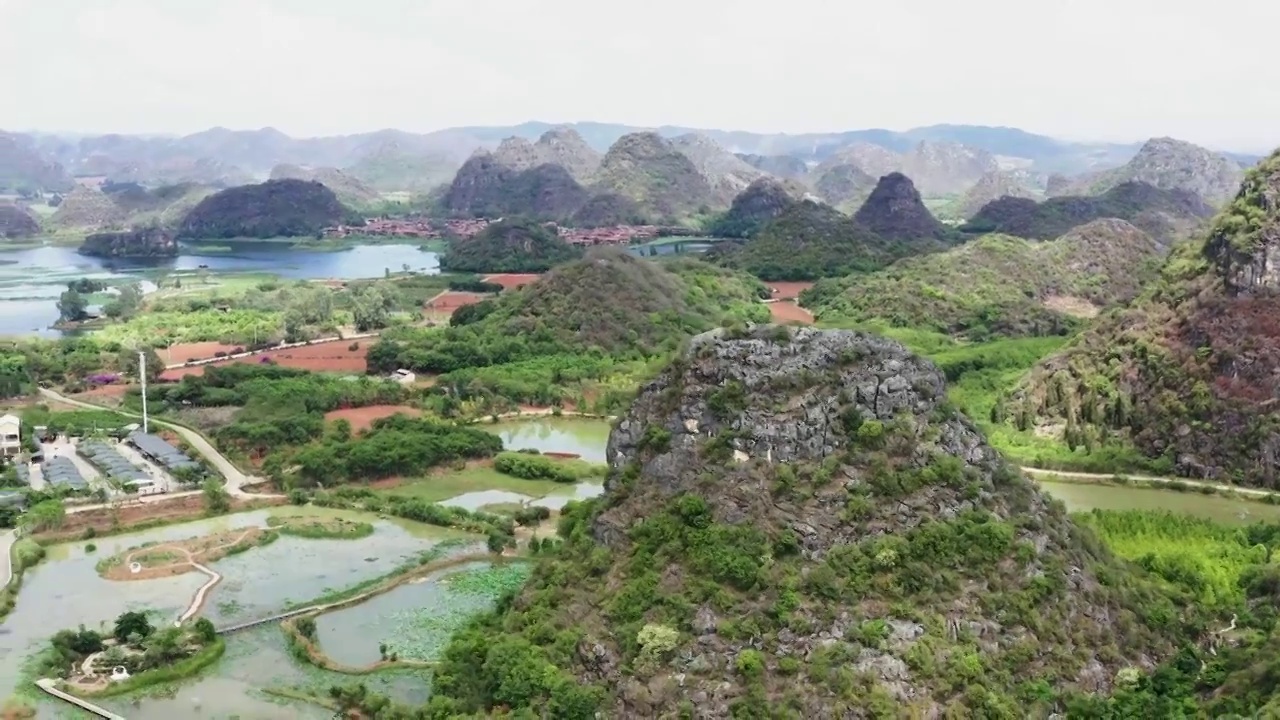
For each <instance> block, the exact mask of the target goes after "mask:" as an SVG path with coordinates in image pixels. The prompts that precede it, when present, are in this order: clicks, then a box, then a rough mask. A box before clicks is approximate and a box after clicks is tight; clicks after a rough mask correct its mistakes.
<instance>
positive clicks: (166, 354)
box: [156, 341, 243, 365]
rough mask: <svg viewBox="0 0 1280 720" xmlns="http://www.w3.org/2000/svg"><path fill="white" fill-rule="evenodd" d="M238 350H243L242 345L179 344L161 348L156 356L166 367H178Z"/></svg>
mask: <svg viewBox="0 0 1280 720" xmlns="http://www.w3.org/2000/svg"><path fill="white" fill-rule="evenodd" d="M236 348H243V346H241V345H228V344H227V343H220V342H217V341H210V342H192V343H178V344H176V345H170V346H169V347H167V348H159V349H157V350H156V354H157V355H159V356H160V359H161V360H163V361H164V362H165V364H166V365H176V364H178V363H184V362H190V361H191V360H203V359H204V358H211V357H213V356H214V355H216V354H217V353H220V352H221V353H228V354H230V353H231V352H232V351H233V350H235V349H236Z"/></svg>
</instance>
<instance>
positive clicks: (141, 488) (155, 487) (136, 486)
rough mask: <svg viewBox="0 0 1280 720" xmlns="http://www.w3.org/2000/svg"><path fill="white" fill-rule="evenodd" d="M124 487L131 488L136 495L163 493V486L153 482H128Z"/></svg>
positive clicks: (144, 480)
mask: <svg viewBox="0 0 1280 720" xmlns="http://www.w3.org/2000/svg"><path fill="white" fill-rule="evenodd" d="M125 485H126V486H128V487H130V488H132V489H133V491H134V492H136V493H137V494H138V495H159V494H161V493H163V492H164V486H163V485H161V484H160V483H158V482H156V481H155V480H147V479H140V480H129V481H128V482H126V483H125Z"/></svg>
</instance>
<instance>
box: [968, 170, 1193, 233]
mask: <svg viewBox="0 0 1280 720" xmlns="http://www.w3.org/2000/svg"><path fill="white" fill-rule="evenodd" d="M1212 216H1213V208H1212V207H1210V206H1209V205H1208V204H1206V203H1205V201H1204V200H1202V199H1201V198H1200V197H1199V196H1198V195H1195V194H1194V193H1191V192H1187V191H1185V190H1161V189H1160V188H1157V187H1153V186H1151V185H1148V184H1146V183H1140V182H1128V183H1123V184H1121V185H1117V186H1116V187H1114V188H1112V189H1110V190H1108V191H1107V192H1105V193H1103V194H1102V195H1099V196H1096V197H1082V196H1077V195H1063V196H1059V197H1052V198H1049V199H1048V200H1045V201H1044V202H1042V203H1037V202H1035V201H1034V200H1031V199H1029V198H1017V197H1002V198H1000V199H998V200H994V201H992V202H990V203H987V204H986V205H985V206H983V208H982V209H981V210H979V211H978V212H977V213H976V214H975V215H974V216H973V217H972V218H970V219H969V222H968V223H967V224H966V225H965V226H964V227H962V228H961V229H962V230H963V231H965V232H971V233H986V232H998V233H1006V234H1009V235H1017V236H1018V237H1024V238H1031V239H1037V240H1049V239H1052V238H1055V237H1058V236H1059V235H1062V234H1063V233H1066V232H1068V231H1069V230H1071V228H1073V227H1076V226H1077V225H1083V224H1085V223H1087V222H1091V221H1093V220H1097V219H1099V218H1107V217H1111V218H1119V219H1122V220H1127V221H1129V222H1131V223H1133V224H1134V225H1136V226H1138V227H1139V228H1141V229H1142V231H1143V232H1146V233H1147V234H1149V235H1151V236H1152V237H1154V238H1155V239H1156V240H1158V241H1159V242H1160V243H1161V244H1162V245H1163V246H1164V247H1165V248H1168V247H1169V246H1170V245H1172V244H1173V243H1174V242H1175V241H1177V240H1179V239H1184V238H1187V237H1190V236H1191V235H1193V234H1195V233H1196V232H1199V231H1200V230H1201V229H1202V228H1203V224H1204V222H1205V221H1206V220H1207V219H1208V218H1210V217H1212Z"/></svg>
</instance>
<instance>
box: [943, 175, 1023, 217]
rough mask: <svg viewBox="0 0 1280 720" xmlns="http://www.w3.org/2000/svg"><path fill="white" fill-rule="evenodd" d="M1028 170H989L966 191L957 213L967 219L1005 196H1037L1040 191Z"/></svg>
mask: <svg viewBox="0 0 1280 720" xmlns="http://www.w3.org/2000/svg"><path fill="white" fill-rule="evenodd" d="M1032 187H1033V185H1032V183H1031V181H1030V178H1029V177H1028V175H1027V173H1026V172H1023V171H1018V170H997V171H994V172H988V173H985V174H983V176H982V177H980V178H978V182H977V183H975V184H974V186H973V187H971V188H969V190H968V191H967V192H965V194H964V197H963V198H962V199H961V200H960V204H959V207H958V208H957V209H956V215H957V216H959V217H962V218H965V219H968V218H971V217H973V216H974V215H976V214H977V213H978V211H979V210H981V209H982V208H983V207H985V206H986V205H987V203H990V202H992V201H995V200H999V199H1000V198H1004V197H1015V198H1035V197H1037V196H1038V193H1036V192H1035V190H1033V189H1032Z"/></svg>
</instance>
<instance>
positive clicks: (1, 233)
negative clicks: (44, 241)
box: [0, 202, 40, 240]
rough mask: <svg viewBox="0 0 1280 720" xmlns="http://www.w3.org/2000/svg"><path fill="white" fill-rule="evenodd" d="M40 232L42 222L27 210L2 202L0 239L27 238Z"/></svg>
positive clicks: (0, 207) (0, 206)
mask: <svg viewBox="0 0 1280 720" xmlns="http://www.w3.org/2000/svg"><path fill="white" fill-rule="evenodd" d="M39 232H40V221H38V220H36V218H35V216H34V215H32V214H31V213H30V212H28V211H27V210H26V209H25V208H22V207H19V206H18V205H15V204H13V203H5V202H0V238H4V239H6V240H8V239H15V238H25V237H31V236H32V235H35V234H37V233H39Z"/></svg>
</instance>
